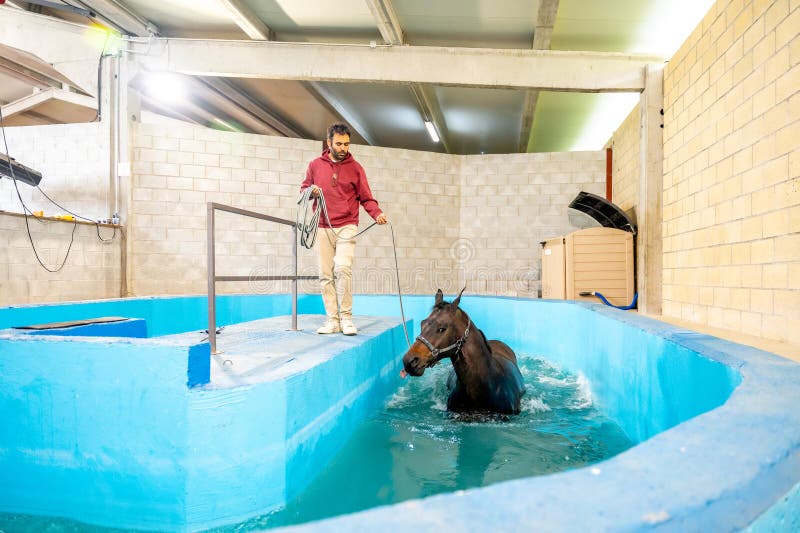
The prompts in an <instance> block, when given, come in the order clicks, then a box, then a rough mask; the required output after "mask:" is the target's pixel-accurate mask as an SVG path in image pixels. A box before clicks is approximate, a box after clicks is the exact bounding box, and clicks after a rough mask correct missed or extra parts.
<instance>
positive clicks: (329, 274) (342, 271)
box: [317, 224, 358, 320]
mask: <svg viewBox="0 0 800 533" xmlns="http://www.w3.org/2000/svg"><path fill="white" fill-rule="evenodd" d="M357 230H358V227H357V226H356V225H355V224H348V225H347V226H342V227H341V228H333V229H331V228H319V232H320V233H319V234H318V235H317V251H318V253H319V281H320V284H321V285H322V302H323V303H324V304H325V314H327V315H328V318H329V319H333V320H339V318H340V317H339V312H341V318H342V319H352V317H353V258H354V257H355V252H356V241H355V239H352V237H353V236H354V235H355V234H356V232H357ZM348 239H349V240H348ZM334 276H335V279H336V283H335V284H334ZM337 292H338V293H339V294H338V300H339V305H338V308H337V305H336V300H337V294H336V293H337Z"/></svg>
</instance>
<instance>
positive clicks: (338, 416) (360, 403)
mask: <svg viewBox="0 0 800 533" xmlns="http://www.w3.org/2000/svg"><path fill="white" fill-rule="evenodd" d="M187 300H188V301H187ZM200 300H201V299H199V298H187V299H177V301H176V299H154V300H152V301H147V302H141V301H134V302H133V304H134V305H132V306H131V307H130V308H127V307H126V305H125V304H126V303H129V302H130V301H124V300H120V301H116V302H98V303H94V302H93V303H85V304H76V307H77V308H78V310H75V309H73V310H71V311H72V316H71V318H73V319H81V318H91V317H92V316H105V315H122V316H129V315H131V314H138V315H140V316H143V317H145V318H144V319H141V318H140V319H136V321H141V320H144V321H146V322H148V323H150V322H152V321H153V320H154V319H153V318H152V317H153V316H155V317H163V316H170V326H169V327H168V328H167V327H163V326H156V327H154V328H152V329H154V330H156V331H162V332H164V331H167V332H170V333H171V334H169V335H164V336H160V337H152V338H146V339H141V338H136V337H131V338H119V337H117V338H111V337H84V336H80V335H75V329H76V328H65V329H64V330H63V333H64V335H63V336H57V335H53V333H54V332H53V331H48V332H47V334H44V335H36V334H33V333H32V332H31V331H29V330H11V331H9V330H6V331H0V419H2V421H3V424H0V512H12V513H25V514H34V515H50V516H62V517H67V518H73V519H76V520H80V521H83V522H89V523H93V524H99V525H105V526H112V527H119V528H135V529H154V530H169V531H197V530H201V529H205V528H209V527H214V526H219V525H226V524H231V523H235V522H239V521H243V520H246V519H249V518H252V517H253V516H257V515H260V514H263V513H267V512H270V511H273V510H277V509H279V508H280V507H282V506H284V505H285V503H286V502H287V501H288V500H290V499H291V498H292V497H294V496H296V495H297V494H298V493H299V492H301V491H302V490H303V489H305V488H306V487H307V486H308V484H309V483H310V482H311V480H312V479H313V478H314V477H315V475H316V474H317V473H318V472H319V471H320V469H322V468H324V467H325V465H326V464H327V463H328V462H329V461H330V460H331V459H332V457H333V456H334V455H335V453H336V452H337V451H338V450H340V449H341V447H342V446H343V445H344V443H345V442H346V441H347V440H348V438H349V436H350V435H351V433H352V432H353V431H354V430H355V428H356V427H357V426H358V422H359V421H360V420H363V419H364V418H366V417H367V416H368V415H369V414H370V413H371V412H373V411H374V410H375V409H377V408H379V407H380V405H382V403H383V401H384V400H385V399H386V397H387V396H388V395H389V394H390V393H391V392H392V391H394V390H395V389H396V388H397V387H398V385H399V383H400V377H399V371H400V368H401V362H400V357H399V356H401V355H402V353H403V351H404V350H405V347H406V345H405V340H404V337H403V334H402V328H401V327H400V325H399V320H394V319H393V322H394V323H395V326H394V327H391V328H389V329H387V330H385V331H384V330H381V332H380V333H379V334H377V335H374V336H372V337H370V336H365V335H361V336H359V337H357V338H351V339H346V340H347V341H350V342H349V343H347V342H344V341H343V342H340V343H336V345H335V346H334V343H326V344H328V345H330V347H321V348H320V349H319V350H317V351H316V352H315V353H313V354H308V356H309V357H313V358H314V359H315V361H314V364H312V365H309V368H307V369H305V371H303V372H298V373H295V374H292V375H289V376H288V377H286V378H283V379H268V380H267V381H266V382H263V383H261V382H259V383H256V384H251V385H247V386H237V387H230V388H215V387H213V384H209V377H210V363H211V355H210V349H209V345H208V343H207V342H205V341H203V338H204V337H205V335H204V334H202V333H201V332H200V331H199V330H197V329H196V328H197V327H198V324H197V320H196V317H186V316H183V315H182V313H183V312H184V311H185V310H187V309H188V310H196V309H197V305H198V302H199V301H200ZM202 300H205V299H202ZM262 300H263V301H262V303H266V304H268V305H261V306H256V308H257V309H258V311H257V312H256V311H253V309H254V308H253V307H251V305H250V304H251V303H252V301H251V302H249V303H248V302H241V301H237V299H235V298H234V299H221V301H222V302H226V301H227V302H230V303H232V305H230V306H229V307H228V308H223V310H222V312H221V318H222V321H221V323H223V324H225V323H227V324H230V323H231V321H236V320H238V319H240V317H242V316H245V317H246V319H247V320H252V319H256V318H260V316H259V315H265V314H266V315H269V314H273V313H274V312H275V311H274V308H273V306H274V304H275V302H274V301H269V300H270V299H262ZM278 300H280V301H283V302H285V303H286V304H287V305H288V304H289V303H290V302H289V300H288V299H287V298H283V297H282V298H278ZM153 303H156V304H158V305H151V304H153ZM109 304H110V305H109ZM159 305H160V306H163V307H166V308H167V309H166V310H165V309H159ZM203 305H204V301H203ZM314 305H316V304H312V305H311V307H314ZM60 308H61V306H55V307H54V308H53V309H48V308H47V307H40V308H39V309H38V310H37V312H36V313H34V314H33V315H31V317H30V318H32V320H31V321H32V322H35V323H48V322H54V321H61V320H62V319H63V318H64V317H63V315H61V314H60V313H59V311H60ZM170 308H171V311H170ZM131 309H132V310H133V311H132V312H129V311H130V310H131ZM148 309H156V311H155V312H154V313H150V314H149V315H148V312H147V311H148ZM229 311H230V312H229ZM282 311H283V312H279V313H278V314H284V313H285V311H286V309H283V310H282ZM28 312H30V311H28ZM5 316H6V317H8V315H7V314H6V315H5ZM231 316H233V318H231ZM11 321H12V322H13V323H14V324H17V325H19V324H21V323H22V322H19V320H18V319H17V318H16V316H11ZM23 322H28V321H27V320H24V321H23ZM116 324H119V323H116ZM288 325H289V319H288V317H286V326H287V327H288ZM97 326H98V327H99V328H101V329H102V328H103V327H108V328H111V327H112V324H101V325H97ZM80 327H81V326H78V328H80ZM186 328H188V329H190V331H188V332H183V333H173V332H175V331H176V330H180V329H186ZM281 328H282V327H281ZM20 331H22V333H21V332H20ZM281 331H282V329H281ZM109 332H110V333H112V334H113V335H115V336H116V335H120V334H122V333H125V332H124V331H123V330H121V329H120V328H116V329H114V330H111V329H109ZM130 333H132V334H133V333H136V331H134V330H133V329H132V330H131V331H130ZM320 339H322V338H320ZM198 366H199V367H200V368H199V369H198V368H197V367H198Z"/></svg>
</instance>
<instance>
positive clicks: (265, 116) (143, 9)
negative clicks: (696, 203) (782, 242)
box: [0, 0, 713, 154]
mask: <svg viewBox="0 0 800 533" xmlns="http://www.w3.org/2000/svg"><path fill="white" fill-rule="evenodd" d="M52 1H56V2H57V1H58V0H51V2H52ZM712 3H713V2H712V0H603V1H598V0H436V1H430V0H337V1H336V2H331V1H329V0H328V1H323V0H70V1H69V4H71V5H74V6H78V7H83V8H87V9H90V10H92V11H93V12H95V13H96V14H97V20H101V21H103V22H105V23H106V24H108V25H111V26H114V27H116V29H118V30H120V31H122V32H124V33H126V34H128V35H134V36H147V35H148V33H149V32H155V34H157V35H158V36H161V37H186V38H202V39H237V40H247V39H250V38H253V36H252V32H253V30H252V27H255V28H256V31H259V30H260V31H262V32H264V36H265V37H268V38H271V39H272V40H277V41H291V42H314V43H348V44H369V43H370V42H371V41H375V42H376V43H379V44H384V43H391V44H395V45H399V44H406V45H412V46H447V47H470V48H490V49H522V50H525V49H527V50H529V49H531V48H542V49H547V48H550V49H553V50H577V51H597V52H625V53H642V54H650V55H656V56H658V57H662V58H664V59H668V58H669V57H671V55H672V54H673V53H674V51H675V50H676V49H677V47H678V46H679V45H680V44H681V42H682V41H683V40H684V39H685V37H686V36H687V35H688V34H689V32H690V31H691V30H693V29H694V27H695V26H696V25H697V23H698V22H699V20H700V19H701V18H702V16H703V15H704V14H705V12H706V11H707V10H708V8H709V7H710V6H711V5H712ZM10 4H15V5H16V6H17V7H19V8H21V9H29V10H34V11H37V12H40V13H44V14H47V15H51V16H54V17H58V18H64V19H67V20H71V21H78V22H80V21H83V22H85V21H87V18H85V17H83V16H81V15H78V14H75V13H70V12H68V11H62V10H55V9H51V8H47V7H41V6H37V5H35V4H36V2H30V3H29V2H22V1H15V0H8V2H7V5H10ZM64 4H67V2H64ZM2 9H8V7H4V8H2ZM373 11H375V12H376V13H379V14H378V15H373ZM553 14H554V16H553ZM242 19H245V22H242ZM237 20H238V23H237ZM247 21H249V22H247ZM537 27H538V28H539V29H538V30H537ZM248 28H250V29H249V30H248ZM248 33H250V34H251V35H248ZM256 38H258V37H256ZM336 61H342V62H346V61H348V57H347V56H342V57H341V58H337V59H336ZM2 76H3V74H2V71H0V102H8V101H10V100H11V99H12V98H11V95H10V94H8V93H9V92H10V91H11V90H12V89H13V91H14V92H15V94H17V93H22V92H24V90H25V88H24V87H22V86H20V84H19V80H15V81H14V82H13V83H12V82H10V81H9V83H8V84H6V80H5V79H3V78H2ZM188 78H189V77H185V79H184V80H183V83H184V84H185V87H186V93H185V96H184V97H183V98H182V99H180V100H179V101H177V102H176V101H172V102H169V103H165V102H163V101H160V99H161V98H162V94H163V92H164V91H163V90H160V89H157V88H154V87H153V86H152V84H151V81H150V80H149V79H148V78H147V77H146V76H144V75H142V76H139V77H138V78H137V79H135V80H134V81H133V85H134V87H135V88H136V89H137V90H139V91H140V92H141V93H142V95H143V105H144V106H145V107H147V108H150V109H152V110H155V111H158V112H161V113H164V114H170V115H172V116H176V117H178V118H181V119H183V120H189V121H193V122H197V123H200V124H205V125H208V126H211V127H215V128H218V129H233V130H238V131H253V132H258V133H270V134H281V135H288V136H296V137H303V138H316V139H322V138H324V135H325V128H326V127H327V125H328V124H329V123H331V122H333V121H334V120H345V121H346V122H348V123H350V125H351V126H352V127H353V128H354V130H355V131H356V134H355V135H354V139H353V140H354V142H357V143H366V144H373V145H379V146H387V147H395V148H407V149H413V150H426V151H435V152H446V151H449V152H451V153H459V154H478V153H514V152H519V151H565V150H577V149H592V150H596V149H600V148H602V147H603V145H604V144H605V142H606V140H607V139H608V138H609V137H610V135H611V133H612V132H613V131H614V129H616V127H617V126H618V125H619V124H620V123H621V121H622V120H623V119H624V118H625V116H627V114H628V113H629V112H630V110H631V109H632V108H633V106H634V105H635V103H636V102H637V101H638V94H635V93H634V94H631V93H628V94H625V93H622V94H620V93H603V94H596V93H575V92H558V93H557V92H547V91H540V92H538V94H537V95H538V98H536V99H535V107H531V109H532V110H533V114H532V120H530V121H529V122H528V125H527V129H526V123H525V116H526V108H527V107H528V106H530V105H531V104H530V103H529V102H530V94H528V93H531V92H532V91H525V90H511V89H490V88H468V87H451V86H420V84H402V85H401V84H377V83H337V82H307V81H292V80H265V79H244V78H226V79H220V78H213V79H204V78H199V79H188ZM6 88H8V89H6ZM421 95H422V96H421ZM426 118H427V119H430V120H431V121H432V122H433V123H435V125H436V129H437V130H438V131H439V133H440V134H441V137H442V139H441V140H440V141H439V142H434V141H433V140H432V139H431V137H430V136H429V135H428V132H427V130H426V128H425V124H424V119H426ZM528 132H529V133H528Z"/></svg>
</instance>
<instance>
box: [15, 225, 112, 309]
mask: <svg viewBox="0 0 800 533" xmlns="http://www.w3.org/2000/svg"><path fill="white" fill-rule="evenodd" d="M29 225H30V230H31V236H32V238H33V242H34V243H35V245H36V251H37V253H38V255H39V257H40V258H41V260H42V262H43V263H44V264H45V265H46V266H47V267H48V268H50V269H51V270H56V269H57V268H58V267H59V266H60V265H61V263H62V262H63V261H64V258H65V257H66V254H67V251H68V250H69V256H68V258H67V261H66V263H65V265H64V267H63V268H62V269H61V270H60V271H58V272H55V273H50V272H47V271H46V270H45V269H43V268H42V267H41V266H40V265H39V263H38V262H37V260H36V256H35V255H34V253H33V249H32V248H31V244H30V241H29V240H28V234H27V231H26V229H25V218H24V217H22V216H21V215H12V214H7V213H0V306H5V305H19V304H26V303H40V302H56V301H74V300H92V299H101V298H115V297H118V296H119V295H120V272H121V268H120V253H121V251H122V239H121V238H120V236H121V234H120V233H119V232H118V233H117V238H115V239H113V240H110V241H109V242H102V241H101V240H100V239H98V238H97V228H96V227H95V226H94V225H91V224H78V225H77V226H75V227H74V229H75V239H74V242H73V243H72V245H71V249H70V240H71V235H72V231H73V226H74V224H73V223H72V222H62V221H55V220H33V219H29ZM112 234H113V230H112V229H111V228H107V227H101V228H100V235H101V236H102V237H103V238H104V239H107V240H108V239H111V237H112Z"/></svg>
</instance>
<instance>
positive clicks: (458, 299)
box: [453, 285, 467, 309]
mask: <svg viewBox="0 0 800 533" xmlns="http://www.w3.org/2000/svg"><path fill="white" fill-rule="evenodd" d="M465 290H467V286H466V285H464V288H463V289H461V292H459V293H458V298H456V299H455V300H453V309H455V308H456V307H458V304H459V302H460V301H461V295H462V294H464V291H465Z"/></svg>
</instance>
